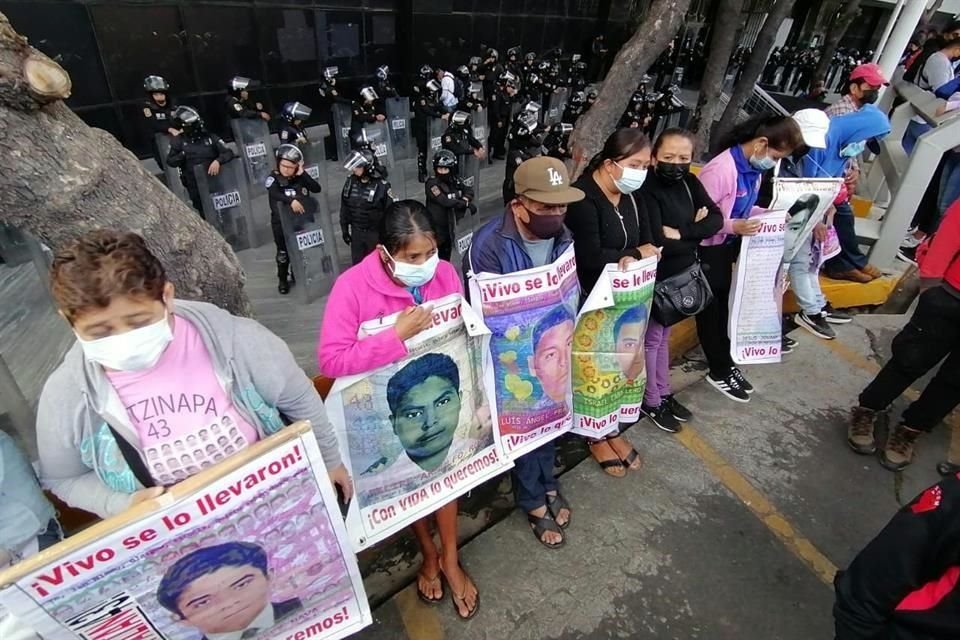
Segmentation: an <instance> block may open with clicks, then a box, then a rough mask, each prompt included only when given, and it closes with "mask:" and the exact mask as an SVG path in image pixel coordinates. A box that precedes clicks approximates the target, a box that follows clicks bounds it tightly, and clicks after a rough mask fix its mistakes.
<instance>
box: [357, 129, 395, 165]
mask: <svg viewBox="0 0 960 640" xmlns="http://www.w3.org/2000/svg"><path fill="white" fill-rule="evenodd" d="M363 132H364V133H365V134H366V136H367V142H369V143H370V146H371V147H373V155H375V156H377V160H379V161H380V163H381V164H382V165H384V166H385V167H387V168H388V169H390V168H392V167H393V157H394V156H393V142H391V140H390V130H389V129H388V128H387V123H386V122H370V123H368V124H365V125H363Z"/></svg>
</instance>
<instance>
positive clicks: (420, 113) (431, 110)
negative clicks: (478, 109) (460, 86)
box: [412, 78, 450, 182]
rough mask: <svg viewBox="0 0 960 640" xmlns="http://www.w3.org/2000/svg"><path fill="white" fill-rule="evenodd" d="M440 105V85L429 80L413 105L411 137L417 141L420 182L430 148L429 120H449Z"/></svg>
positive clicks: (423, 177) (423, 176)
mask: <svg viewBox="0 0 960 640" xmlns="http://www.w3.org/2000/svg"><path fill="white" fill-rule="evenodd" d="M449 117H450V116H449V114H447V112H446V110H445V109H444V108H443V106H442V105H441V104H440V83H439V82H438V81H437V80H436V79H435V78H431V79H429V80H428V81H427V82H426V84H424V85H423V87H422V88H421V89H420V92H419V95H418V96H417V99H416V101H415V102H414V103H413V126H412V128H413V137H414V139H415V140H416V141H417V173H418V178H419V180H420V182H423V181H425V180H426V179H427V150H428V149H429V148H430V136H429V123H430V119H431V118H443V119H447V118H449Z"/></svg>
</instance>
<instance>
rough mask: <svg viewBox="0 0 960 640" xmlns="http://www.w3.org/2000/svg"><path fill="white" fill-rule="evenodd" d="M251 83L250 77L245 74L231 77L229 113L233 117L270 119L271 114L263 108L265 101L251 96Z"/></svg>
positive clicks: (228, 95)
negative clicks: (245, 76) (256, 99)
mask: <svg viewBox="0 0 960 640" xmlns="http://www.w3.org/2000/svg"><path fill="white" fill-rule="evenodd" d="M250 84H251V80H250V78H244V77H243V76H234V77H233V78H231V79H230V82H229V84H228V85H227V115H228V116H229V117H231V118H249V119H250V120H255V119H257V118H262V119H264V120H269V119H270V114H269V113H267V112H266V110H265V109H264V108H263V103H262V102H257V101H255V100H253V99H252V98H251V97H250V92H249V88H250Z"/></svg>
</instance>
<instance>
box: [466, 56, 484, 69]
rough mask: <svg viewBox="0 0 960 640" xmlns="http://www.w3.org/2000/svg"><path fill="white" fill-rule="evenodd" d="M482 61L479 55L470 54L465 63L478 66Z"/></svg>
mask: <svg viewBox="0 0 960 640" xmlns="http://www.w3.org/2000/svg"><path fill="white" fill-rule="evenodd" d="M482 63H483V60H481V59H480V56H470V59H469V60H467V64H469V65H470V66H471V67H479V66H480V65H481V64H482Z"/></svg>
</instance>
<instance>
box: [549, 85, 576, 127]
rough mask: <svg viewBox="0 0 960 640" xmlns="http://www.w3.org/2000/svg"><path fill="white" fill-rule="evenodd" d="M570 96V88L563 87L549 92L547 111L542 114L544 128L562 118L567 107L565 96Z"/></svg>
mask: <svg viewBox="0 0 960 640" xmlns="http://www.w3.org/2000/svg"><path fill="white" fill-rule="evenodd" d="M569 96H570V89H569V88H568V87H563V88H560V89H557V90H555V91H554V92H553V93H552V94H550V99H549V103H548V105H547V111H546V112H545V113H544V114H543V126H544V128H546V127H550V126H552V125H555V124H556V123H558V122H560V121H561V120H562V119H563V111H564V110H565V109H566V108H567V98H568V97H569Z"/></svg>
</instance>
